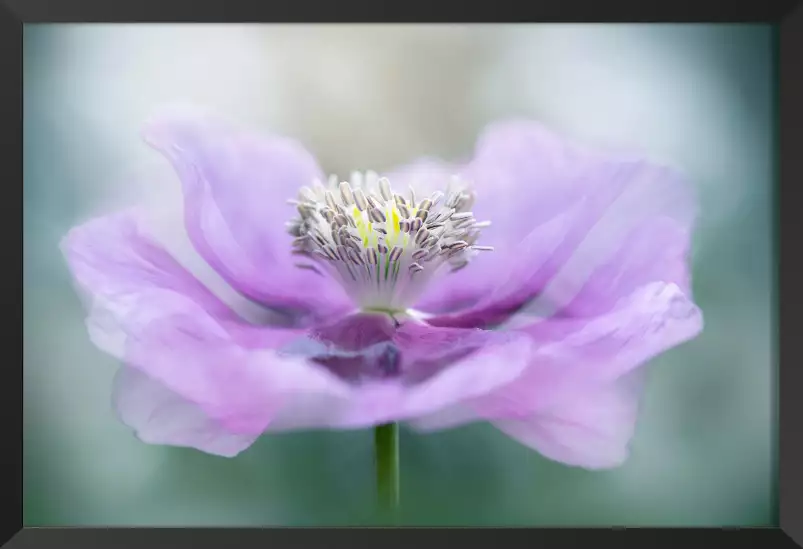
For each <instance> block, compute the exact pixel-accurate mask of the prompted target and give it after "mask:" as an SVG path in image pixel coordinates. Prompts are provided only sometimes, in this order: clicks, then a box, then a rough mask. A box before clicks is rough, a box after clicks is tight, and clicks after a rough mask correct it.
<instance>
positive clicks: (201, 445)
mask: <svg viewBox="0 0 803 549" xmlns="http://www.w3.org/2000/svg"><path fill="white" fill-rule="evenodd" d="M112 398H113V402H114V407H115V409H116V410H117V414H118V416H119V417H120V420H121V421H122V422H123V423H124V424H126V425H127V426H128V427H130V428H131V429H133V430H134V432H135V433H136V435H137V437H138V438H139V439H140V440H142V441H143V442H146V443H148V444H164V445H168V446H183V447H190V448H197V449H199V450H202V451H204V452H206V453H208V454H214V455H219V456H225V457H233V456H236V455H237V454H239V453H240V452H242V451H243V450H245V449H246V448H248V447H249V446H251V444H252V443H253V442H254V441H255V440H256V438H257V437H258V436H259V435H254V434H249V435H241V434H234V433H232V432H230V431H228V430H226V429H225V428H223V427H222V426H221V425H220V424H218V423H216V422H215V421H213V420H212V419H210V418H209V417H208V416H207V415H206V414H205V413H204V412H203V411H202V410H201V408H200V407H199V406H197V405H194V404H192V403H191V402H189V401H187V400H185V399H183V398H181V397H180V396H178V395H177V394H176V393H174V392H172V391H170V390H168V389H167V388H166V387H165V386H164V385H162V384H161V383H158V382H156V381H154V380H153V379H151V378H149V377H148V376H146V375H145V374H143V373H142V372H140V371H138V370H136V369H134V368H128V367H125V366H123V367H122V368H120V370H119V371H118V372H117V375H116V376H115V378H114V390H113V397H112Z"/></svg>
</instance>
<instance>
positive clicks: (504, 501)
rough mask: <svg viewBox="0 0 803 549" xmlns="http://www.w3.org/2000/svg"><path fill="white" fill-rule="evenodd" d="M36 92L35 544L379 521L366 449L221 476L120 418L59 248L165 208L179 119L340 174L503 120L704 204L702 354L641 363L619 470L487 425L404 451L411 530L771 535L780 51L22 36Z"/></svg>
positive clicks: (275, 458) (169, 35)
mask: <svg viewBox="0 0 803 549" xmlns="http://www.w3.org/2000/svg"><path fill="white" fill-rule="evenodd" d="M24 71H25V72H24V82H25V91H24V94H25V95H24V101H25V103H24V116H25V120H24V124H25V127H24V130H25V149H24V173H25V182H24V185H25V187H24V254H25V255H24V262H25V263H24V280H25V284H24V299H25V307H24V311H25V312H24V331H25V339H24V353H25V365H24V369H25V370H24V376H25V377H24V384H25V385H24V399H25V401H24V402H25V404H24V495H25V504H24V518H25V524H26V525H28V526H55V525H210V526H211V525H230V526H235V525H237V526H244V525H335V524H337V525H343V524H371V523H372V522H373V521H374V520H375V517H374V514H373V499H372V498H373V466H372V457H371V449H372V448H371V444H372V436H371V433H370V432H368V431H358V432H307V433H289V434H282V435H277V436H265V437H262V438H261V439H260V440H259V441H258V442H257V443H256V444H255V445H254V446H253V447H252V448H251V449H249V450H248V451H246V452H245V453H243V454H241V455H240V456H239V457H237V458H235V459H225V458H217V457H212V456H207V455H204V454H202V453H199V452H196V451H193V450H188V449H179V448H167V447H156V446H149V445H145V444H143V443H140V442H138V441H137V440H135V439H134V437H133V436H132V435H131V433H130V432H129V431H128V430H127V429H126V428H125V427H124V426H123V425H121V424H120V423H118V422H117V420H116V418H115V416H114V413H113V411H112V409H111V407H110V383H111V380H112V376H113V375H114V372H115V369H116V367H117V364H116V362H115V361H114V360H113V359H111V358H109V357H108V356H105V355H104V354H102V353H101V352H100V351H98V350H96V349H95V348H94V347H93V346H92V345H91V344H90V343H89V341H88V338H87V335H86V333H85V330H84V326H83V318H84V313H83V311H82V309H81V307H80V304H79V301H78V299H77V297H76V295H75V294H74V293H73V290H72V287H71V284H70V280H69V277H68V274H67V271H66V269H65V266H64V263H63V260H62V257H61V255H60V253H59V251H58V248H57V245H58V241H59V239H60V238H61V236H62V235H63V234H64V233H65V232H66V231H67V230H68V229H69V228H70V227H71V226H73V225H75V224H77V223H80V222H82V221H84V220H86V219H87V218H89V217H90V216H92V215H97V214H100V213H103V212H107V211H110V210H111V209H114V208H117V207H121V206H123V205H125V204H129V203H131V202H133V201H134V200H140V199H143V200H153V199H154V197H158V202H159V203H161V204H172V203H173V202H171V200H175V198H176V193H177V188H176V184H175V181H173V180H170V181H162V179H161V178H162V177H168V175H167V174H166V173H165V174H162V172H159V173H160V175H159V176H158V177H157V176H155V175H151V174H155V173H156V171H158V170H161V169H163V168H164V166H163V165H162V164H161V160H160V159H159V158H157V157H156V156H155V155H154V153H152V152H151V151H150V150H149V149H147V148H146V147H145V146H144V145H143V144H142V143H141V141H140V140H139V136H138V133H137V132H138V128H139V125H140V124H141V122H142V120H143V119H144V118H145V117H146V116H147V115H148V114H149V113H150V112H151V111H152V110H153V109H154V108H155V107H157V106H159V105H161V104H163V103H165V102H172V101H176V100H180V101H187V100H191V101H195V102H200V103H203V104H205V105H207V106H211V107H213V108H216V109H218V110H220V111H222V112H224V113H226V114H227V115H229V116H232V117H237V118H240V119H243V120H246V121H248V122H249V123H252V124H257V125H259V126H261V127H263V128H264V129H265V130H266V131H275V132H280V133H286V134H289V135H293V136H295V137H298V138H300V139H301V140H303V141H304V142H305V143H306V144H307V145H308V146H309V148H310V149H311V150H312V151H313V152H314V153H315V154H316V155H317V156H318V158H319V159H320V161H321V163H322V165H323V166H324V167H325V168H326V169H327V171H330V172H336V173H341V174H342V173H346V172H347V171H349V170H351V169H355V168H361V169H365V168H373V169H379V170H381V169H384V168H387V167H390V166H392V165H395V164H398V163H401V162H404V161H407V160H410V159H412V158H414V157H416V156H418V155H420V154H424V153H426V154H431V155H438V156H442V157H445V158H457V157H459V156H463V155H466V154H468V153H469V152H470V150H471V147H472V145H473V142H474V139H475V138H476V135H477V133H478V132H479V131H480V130H481V128H482V127H483V126H484V125H485V124H486V123H488V122H490V121H492V120H495V119H498V118H501V117H507V116H528V117H532V118H537V119H540V120H542V121H544V122H546V123H547V124H549V125H551V126H552V127H554V128H555V129H557V130H559V131H561V132H564V133H565V134H567V135H570V136H573V137H577V138H581V139H583V140H585V141H586V142H589V143H592V144H597V145H600V146H613V147H620V146H624V147H628V148H636V149H640V150H643V151H645V152H647V153H649V154H650V155H653V156H655V157H658V158H660V159H663V160H665V161H668V162H671V163H672V164H674V165H676V166H678V167H679V168H680V169H682V170H684V171H685V172H686V173H687V174H688V175H689V178H690V180H691V181H692V183H693V184H694V185H695V186H696V187H697V189H698V190H699V194H700V199H701V204H702V215H701V219H700V222H699V226H698V230H697V232H696V234H695V242H694V254H693V268H694V276H695V279H694V288H695V297H696V300H697V302H698V303H699V304H700V306H701V307H702V309H703V311H704V313H705V320H706V328H705V331H704V332H703V334H702V335H701V336H700V337H699V338H697V339H696V340H694V341H692V342H689V343H687V344H685V345H682V346H680V347H678V348H676V349H673V350H672V351H670V352H668V353H666V354H664V355H663V356H661V357H659V358H657V359H656V360H654V361H653V364H652V365H651V368H652V377H651V380H650V383H649V385H648V388H647V392H646V395H645V398H644V411H643V415H642V417H641V420H640V423H639V426H638V431H637V434H636V437H635V439H634V441H633V448H632V456H631V459H630V460H629V461H628V463H627V464H626V465H625V466H623V467H621V468H619V469H616V470H613V471H606V472H589V471H584V470H579V469H573V468H569V467H564V466H562V465H559V464H556V463H552V462H549V461H547V460H546V459H544V458H542V457H540V456H539V455H538V454H536V453H534V452H532V451H530V450H528V449H527V448H525V447H523V446H520V445H518V444H517V443H516V442H514V441H513V440H511V439H508V438H507V437H505V436H504V435H502V434H501V433H499V432H497V431H495V430H494V429H493V428H491V427H489V426H488V425H484V424H475V425H471V426H468V427H463V428H459V429H455V430H452V431H446V432H440V433H436V434H431V435H416V434H414V433H411V432H408V431H404V430H403V431H402V433H401V463H402V466H401V467H402V470H401V475H402V484H401V489H402V498H403V502H404V507H403V512H402V520H403V522H405V523H409V524H419V525H489V526H494V525H562V526H575V525H611V524H614V525H665V526H720V525H751V526H756V525H768V524H773V523H774V521H775V520H776V519H775V511H774V509H775V504H774V503H773V501H774V496H773V493H774V492H773V491H774V486H775V465H776V457H775V456H776V454H775V436H774V432H775V427H774V416H775V407H774V404H773V379H774V378H773V372H774V370H775V367H776V358H775V357H776V353H775V351H774V349H775V344H776V337H777V336H776V334H777V330H776V327H775V320H774V316H773V312H772V309H773V299H774V295H775V294H774V293H775V279H774V276H773V272H774V271H773V269H774V266H775V261H776V260H775V256H774V255H773V247H774V246H773V235H772V233H773V223H774V221H773V210H772V197H773V174H774V166H773V159H774V153H773V150H774V145H775V141H774V139H775V137H774V130H773V123H774V121H773V113H774V100H775V99H774V94H773V84H772V71H773V45H772V31H771V29H770V28H769V27H768V26H759V25H508V26H501V25H490V26H435V25H426V26H423V25H422V26H417V25H327V26H304V25H291V26H284V27H279V26H265V25H243V26H225V25H214V26H210V25H88V24H86V25H85V24H81V25H26V28H25V60H24ZM151 170H155V171H151ZM143 174H148V175H147V176H143ZM194 268H195V269H196V271H197V272H198V273H199V276H201V277H202V278H203V279H204V280H205V281H206V282H207V283H209V284H210V285H215V284H217V283H218V282H217V281H215V280H214V277H213V275H212V274H210V273H209V272H208V270H206V271H205V270H204V268H203V265H199V264H197V263H196V264H194ZM231 299H233V300H236V296H232V297H231Z"/></svg>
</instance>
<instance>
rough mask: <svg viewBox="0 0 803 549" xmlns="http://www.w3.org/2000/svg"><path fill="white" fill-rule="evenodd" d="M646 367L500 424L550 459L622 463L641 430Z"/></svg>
mask: <svg viewBox="0 0 803 549" xmlns="http://www.w3.org/2000/svg"><path fill="white" fill-rule="evenodd" d="M641 373H642V372H635V373H634V374H630V375H628V376H626V377H624V378H622V379H620V380H618V381H616V382H615V383H610V384H606V385H603V386H600V387H594V388H590V389H587V390H584V391H580V392H577V393H576V394H573V395H572V397H571V398H568V399H566V400H564V401H561V402H560V403H558V404H555V405H554V406H551V407H550V408H548V409H546V410H544V411H542V412H540V413H538V414H536V415H533V416H531V417H528V418H524V419H503V420H497V421H495V422H494V425H496V427H498V428H499V429H500V430H502V431H503V432H504V433H506V434H508V435H510V436H511V437H513V438H514V439H516V440H518V441H519V442H521V443H523V444H526V445H527V446H529V447H531V448H533V449H535V450H537V451H538V452H540V453H541V454H542V455H544V456H545V457H547V458H549V459H552V460H555V461H559V462H561V463H565V464H567V465H573V466H579V467H584V468H587V469H603V468H611V467H617V466H619V465H621V464H622V463H624V461H625V460H626V459H627V457H628V453H629V443H630V440H631V438H632V437H633V434H634V432H635V427H636V419H637V417H638V412H639V397H640V395H641V387H642V378H643V376H642V375H641Z"/></svg>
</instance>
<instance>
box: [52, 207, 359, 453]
mask: <svg viewBox="0 0 803 549" xmlns="http://www.w3.org/2000/svg"><path fill="white" fill-rule="evenodd" d="M62 248H63V250H64V253H65V255H66V257H67V260H68V264H69V266H70V268H71V270H72V272H73V275H74V276H75V278H76V281H77V283H78V285H79V287H80V289H81V290H82V291H83V292H85V293H86V294H88V297H89V299H90V304H91V306H90V316H89V319H88V324H89V326H90V334H91V336H92V338H93V341H94V342H95V343H96V344H98V345H99V346H100V347H101V348H102V349H104V350H106V351H107V352H110V353H112V354H113V355H115V356H117V357H119V358H121V359H122V360H124V361H125V363H126V364H127V366H128V367H130V368H133V369H136V370H137V371H138V372H139V373H141V374H143V375H145V376H146V377H147V378H148V380H150V381H151V382H153V383H156V384H158V385H159V386H160V387H161V388H160V389H159V391H156V390H150V391H151V392H150V393H148V390H146V389H142V388H140V389H138V390H137V391H138V392H137V394H138V395H140V396H142V395H144V394H151V395H152V396H155V397H158V398H166V397H164V395H165V393H166V392H169V393H172V394H173V395H174V400H176V401H180V402H184V403H187V404H188V405H190V406H194V407H195V409H196V411H197V412H198V413H199V414H200V416H203V418H205V419H206V420H208V423H205V425H207V426H214V428H215V429H218V428H220V429H223V430H224V431H225V432H227V433H229V434H230V435H232V437H233V438H232V439H231V440H236V441H240V442H242V443H244V441H246V440H248V439H249V437H251V438H253V437H255V436H257V435H258V434H259V433H261V432H262V431H263V430H264V429H265V427H266V426H267V424H268V423H269V422H270V420H271V417H272V414H273V413H274V412H275V410H277V409H278V407H279V406H280V405H281V404H282V403H283V399H284V398H287V395H289V394H293V393H294V392H304V391H307V392H313V393H315V392H320V393H327V392H328V393H332V394H334V395H338V394H341V393H342V392H343V391H344V390H345V389H346V387H345V385H344V384H343V383H342V382H341V381H340V380H338V379H337V378H335V377H334V376H332V375H331V374H330V373H329V372H327V371H325V370H323V369H321V368H317V367H315V366H314V365H311V364H308V363H306V362H305V361H303V360H300V359H298V358H295V357H289V358H288V357H283V356H280V355H279V353H278V352H277V351H276V348H278V347H280V346H282V345H285V344H286V343H287V342H288V341H291V340H292V339H295V338H297V337H299V335H300V334H301V333H302V332H300V331H298V330H292V329H278V328H276V329H271V328H265V327H256V326H252V325H248V324H246V323H245V322H244V321H243V320H242V319H240V318H239V317H238V316H237V315H236V314H235V313H234V312H233V311H232V310H231V309H230V308H228V307H227V306H226V305H225V304H224V303H222V302H221V301H220V300H218V299H217V298H216V297H215V296H214V295H213V294H211V293H210V292H209V291H208V290H207V289H206V288H205V287H204V286H203V285H201V284H200V283H199V282H197V281H196V280H195V279H194V278H193V277H192V276H191V275H190V274H189V273H188V272H187V271H186V270H184V269H183V268H182V267H181V266H180V265H179V264H178V263H177V262H176V261H175V260H173V258H172V257H171V256H170V255H169V254H168V253H167V252H165V251H164V249H162V248H161V247H160V246H159V245H158V243H156V242H155V241H153V240H152V238H151V237H150V236H149V235H148V234H147V233H146V232H145V231H144V229H143V227H142V226H141V217H140V216H138V215H137V213H136V212H124V213H121V214H117V215H113V216H109V217H104V218H100V219H96V220H93V221H90V222H88V223H86V224H84V225H82V226H80V227H77V228H75V229H73V230H72V231H70V233H69V234H68V235H67V236H66V237H65V239H64V241H63V243H62ZM132 398H134V397H132ZM151 407H152V408H153V409H154V410H159V411H160V421H167V420H166V416H165V415H164V414H166V413H168V412H169V411H170V410H171V409H167V410H166V409H165V408H164V406H162V405H161V404H160V403H159V402H155V403H152V404H151ZM134 408H136V409H139V410H142V409H147V408H148V406H147V404H146V403H143V402H139V403H137V405H136V407H134V405H133V404H131V402H130V401H127V404H126V413H125V414H124V415H123V419H124V420H125V421H130V422H131V424H132V426H133V427H135V428H136V429H144V427H143V425H142V424H141V423H140V422H139V420H140V419H141V416H138V415H137V414H138V413H139V412H136V411H135V410H134ZM172 410H173V411H174V412H176V413H180V414H187V413H188V412H186V407H183V408H181V407H177V408H175V409H172ZM198 417H199V416H197V415H196V416H193V419H192V421H189V420H188V419H187V418H186V416H182V417H178V418H176V420H175V422H171V423H170V429H171V430H170V433H169V434H170V436H172V437H173V441H174V442H176V443H181V444H185V443H186V444H190V443H192V444H195V447H197V448H199V449H202V450H205V451H210V448H211V446H209V444H216V443H213V442H212V441H210V440H206V439H204V440H206V441H204V440H202V439H199V438H193V436H194V435H193V434H192V433H186V432H185V433H180V432H177V431H176V430H175V429H178V427H180V426H181V425H185V426H186V427H188V428H195V427H196V426H197V425H198V422H200V421H201V419H198ZM210 428H212V427H210ZM142 433H144V436H146V437H147V436H151V437H157V438H158V437H159V436H167V434H166V433H165V432H163V433H162V434H161V435H159V434H158V433H155V432H154V431H153V428H151V430H150V431H148V433H150V434H148V433H146V432H145V431H142ZM157 438H154V440H156V439H157ZM165 440H166V439H165ZM201 444H203V446H201ZM232 444H233V442H232ZM227 448H229V450H231V451H233V449H232V448H231V447H228V446H227Z"/></svg>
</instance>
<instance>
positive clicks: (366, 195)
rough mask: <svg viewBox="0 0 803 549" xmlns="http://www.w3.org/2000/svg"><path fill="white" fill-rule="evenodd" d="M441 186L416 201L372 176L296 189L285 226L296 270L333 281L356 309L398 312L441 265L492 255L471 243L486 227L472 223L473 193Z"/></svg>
mask: <svg viewBox="0 0 803 549" xmlns="http://www.w3.org/2000/svg"><path fill="white" fill-rule="evenodd" d="M446 183H447V185H446V188H445V189H444V192H441V191H436V192H434V193H433V194H431V195H429V196H427V197H422V198H421V199H420V200H419V199H417V196H416V194H417V193H416V191H415V189H414V188H412V187H411V188H410V189H409V190H408V192H407V193H406V194H405V195H404V196H403V195H401V194H397V193H396V192H394V190H393V188H392V187H391V184H390V181H389V180H388V179H387V178H385V177H381V178H380V177H378V176H377V174H375V173H373V172H366V173H365V174H362V173H359V172H355V173H353V174H352V175H351V181H350V182H347V181H343V182H340V183H339V184H338V179H337V176H334V175H333V176H330V177H329V181H328V185H324V184H323V183H321V182H320V181H315V182H314V185H313V187H312V188H309V187H302V188H301V190H300V191H299V194H298V199H297V200H291V201H290V202H291V204H294V205H295V206H296V208H297V210H298V214H299V215H298V217H296V218H295V219H293V220H292V221H290V222H289V223H288V224H287V227H288V231H289V232H290V234H291V235H293V236H294V237H295V240H293V247H294V251H293V253H294V254H295V255H297V256H299V257H302V258H304V259H305V260H306V261H305V262H302V263H299V264H298V267H300V268H303V269H309V270H312V271H315V272H317V273H319V274H325V273H326V274H329V275H330V276H333V277H335V278H336V279H337V280H338V281H339V282H340V283H341V284H342V285H343V287H344V288H345V290H346V291H347V292H348V294H349V296H351V298H352V299H353V300H354V302H355V303H356V304H358V305H359V306H360V307H361V308H362V309H364V310H375V311H389V312H392V311H403V310H406V309H407V308H408V307H409V306H410V305H412V304H413V303H414V302H415V300H416V299H417V298H418V297H419V296H420V295H421V293H422V292H423V291H424V289H425V288H426V284H427V282H428V281H429V280H431V279H432V277H433V276H434V275H435V273H437V272H438V271H439V270H441V267H442V266H444V265H446V266H448V267H449V269H450V270H451V271H452V272H454V271H457V270H460V269H462V268H463V267H465V266H466V265H468V263H469V261H470V260H471V258H472V257H474V256H475V255H476V254H477V253H478V252H480V251H489V250H492V248H491V247H490V246H477V245H476V242H477V240H478V238H479V236H480V232H481V229H482V228H483V227H487V226H488V225H490V222H487V221H486V222H480V223H478V222H477V221H476V220H475V219H474V214H473V213H471V211H470V208H471V206H472V205H473V204H474V198H475V195H474V193H473V191H471V190H470V189H469V188H468V186H467V185H466V184H465V183H464V182H463V181H461V180H460V179H459V178H457V177H454V178H452V179H451V181H448V182H446Z"/></svg>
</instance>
